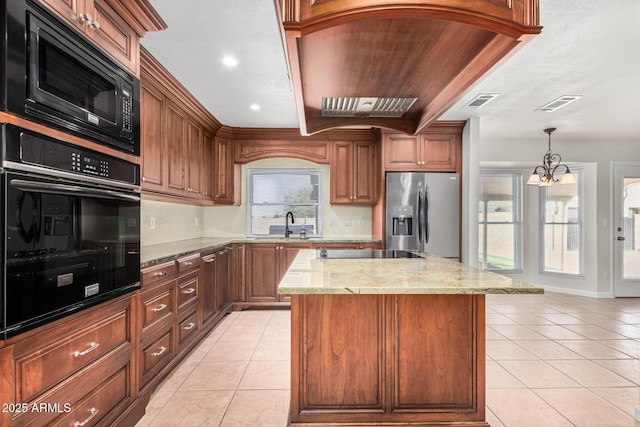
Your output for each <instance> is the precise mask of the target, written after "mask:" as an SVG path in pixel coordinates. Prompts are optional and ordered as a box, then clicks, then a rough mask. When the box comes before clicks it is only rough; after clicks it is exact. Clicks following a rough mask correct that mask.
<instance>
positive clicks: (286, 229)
mask: <svg viewBox="0 0 640 427" xmlns="http://www.w3.org/2000/svg"><path fill="white" fill-rule="evenodd" d="M289 215H291V224H293V223H295V221H294V220H293V212H291V211H289V212H287V214H286V215H285V219H284V237H289V235H290V234H291V230H289Z"/></svg>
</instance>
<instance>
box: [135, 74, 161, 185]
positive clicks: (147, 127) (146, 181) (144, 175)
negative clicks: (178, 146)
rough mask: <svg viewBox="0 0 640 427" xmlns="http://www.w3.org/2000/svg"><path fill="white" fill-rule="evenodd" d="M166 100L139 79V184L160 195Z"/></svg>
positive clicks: (149, 83) (146, 81)
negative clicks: (140, 159) (158, 192)
mask: <svg viewBox="0 0 640 427" xmlns="http://www.w3.org/2000/svg"><path fill="white" fill-rule="evenodd" d="M166 103H167V101H166V98H165V96H164V94H163V93H162V92H161V91H160V90H159V89H157V88H156V87H155V86H154V85H153V84H152V83H151V82H150V81H149V79H147V78H146V75H145V74H143V75H142V84H141V85H140V115H141V117H140V140H141V141H142V143H141V144H140V156H141V158H142V162H141V165H140V180H141V181H142V182H141V185H142V189H143V190H151V191H164V189H165V187H166V179H167V178H166V176H167V153H166V150H165V144H164V143H163V142H164V139H165V136H164V134H165V121H166V120H165V112H166V108H167V107H166Z"/></svg>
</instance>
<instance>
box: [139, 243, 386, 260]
mask: <svg viewBox="0 0 640 427" xmlns="http://www.w3.org/2000/svg"><path fill="white" fill-rule="evenodd" d="M377 242H380V240H377V239H333V238H327V239H324V238H320V239H319V238H310V239H299V238H294V237H290V238H288V239H285V238H284V237H282V238H251V237H207V238H202V239H188V240H179V241H175V242H168V243H158V244H155V245H145V246H142V247H141V248H140V267H141V268H144V267H148V266H151V265H154V264H158V263H161V262H164V261H170V260H172V259H174V258H176V257H181V256H185V255H190V254H192V253H194V252H199V251H203V250H206V249H211V248H215V247H218V246H223V245H228V244H230V243H316V244H317V243H377Z"/></svg>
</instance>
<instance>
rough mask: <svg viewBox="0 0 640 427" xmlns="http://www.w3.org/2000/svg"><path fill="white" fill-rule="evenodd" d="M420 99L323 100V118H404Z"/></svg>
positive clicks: (367, 98) (362, 98) (368, 98)
mask: <svg viewBox="0 0 640 427" xmlns="http://www.w3.org/2000/svg"><path fill="white" fill-rule="evenodd" d="M417 100H418V98H397V97H395V98H373V97H361V98H339V97H338V98H322V117H402V115H403V114H404V113H406V112H407V111H408V110H409V108H411V106H412V105H413V104H414V103H415V102H416V101H417Z"/></svg>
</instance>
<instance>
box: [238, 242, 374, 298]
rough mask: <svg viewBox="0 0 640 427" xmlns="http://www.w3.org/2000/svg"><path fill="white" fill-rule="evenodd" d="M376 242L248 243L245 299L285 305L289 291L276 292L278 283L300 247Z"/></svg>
mask: <svg viewBox="0 0 640 427" xmlns="http://www.w3.org/2000/svg"><path fill="white" fill-rule="evenodd" d="M379 247H380V243H377V242H313V241H306V242H299V241H298V242H293V243H288V242H287V243H282V242H278V243H250V244H247V245H246V249H245V272H244V273H245V281H244V290H245V299H244V302H245V303H249V304H250V305H256V306H263V305H272V306H274V307H277V306H281V305H283V304H282V303H285V304H284V306H287V307H288V305H289V302H290V301H291V298H290V296H289V295H281V294H278V284H280V281H281V280H282V278H283V277H284V275H285V273H286V272H287V270H288V269H289V266H290V265H291V264H292V263H293V260H294V258H295V257H296V255H298V251H299V250H300V249H320V248H326V249H377V248H379Z"/></svg>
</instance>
